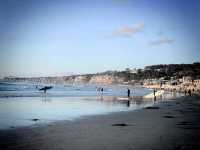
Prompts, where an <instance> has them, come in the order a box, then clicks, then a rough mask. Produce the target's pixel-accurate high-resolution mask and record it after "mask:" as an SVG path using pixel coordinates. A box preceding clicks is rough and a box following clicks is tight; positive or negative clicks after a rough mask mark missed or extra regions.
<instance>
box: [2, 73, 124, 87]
mask: <svg viewBox="0 0 200 150" xmlns="http://www.w3.org/2000/svg"><path fill="white" fill-rule="evenodd" d="M4 81H11V82H12V81H13V82H35V83H45V84H106V85H108V84H114V83H123V82H124V78H123V77H118V76H114V75H107V74H90V75H76V76H65V77H38V78H6V79H4Z"/></svg>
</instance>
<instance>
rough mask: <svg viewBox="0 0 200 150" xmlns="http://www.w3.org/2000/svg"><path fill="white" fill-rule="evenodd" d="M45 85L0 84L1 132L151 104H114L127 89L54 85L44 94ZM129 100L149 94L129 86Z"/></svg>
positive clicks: (117, 86)
mask: <svg viewBox="0 0 200 150" xmlns="http://www.w3.org/2000/svg"><path fill="white" fill-rule="evenodd" d="M44 86H46V85H41V84H36V83H13V82H0V129H7V128H15V127H22V126H37V125H41V124H49V123H53V122H56V121H61V120H69V121H72V120H74V119H77V118H81V117H84V116H91V115H100V114H108V113H113V112H120V111H130V110H135V109H140V108H143V107H146V106H150V105H152V104H153V102H152V101H131V102H130V104H128V105H127V100H117V99H116V98H117V97H126V96H127V86H122V85H115V86H114V85H113V86H102V87H101V88H103V92H100V91H98V90H97V89H98V88H99V86H97V85H53V88H52V89H49V90H47V93H44V92H43V91H39V89H40V88H42V87H44ZM129 88H130V90H131V96H144V95H146V94H149V93H151V92H152V91H151V90H149V89H146V88H142V87H134V86H132V87H131V86H129Z"/></svg>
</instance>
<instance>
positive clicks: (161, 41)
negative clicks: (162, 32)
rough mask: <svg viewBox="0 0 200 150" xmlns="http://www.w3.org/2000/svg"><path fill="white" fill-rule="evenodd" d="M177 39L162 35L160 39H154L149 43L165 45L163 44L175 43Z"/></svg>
mask: <svg viewBox="0 0 200 150" xmlns="http://www.w3.org/2000/svg"><path fill="white" fill-rule="evenodd" d="M174 41H175V40H173V39H169V38H166V37H164V38H163V37H160V38H159V39H157V40H153V41H151V42H150V43H149V44H150V45H163V44H172V43H174Z"/></svg>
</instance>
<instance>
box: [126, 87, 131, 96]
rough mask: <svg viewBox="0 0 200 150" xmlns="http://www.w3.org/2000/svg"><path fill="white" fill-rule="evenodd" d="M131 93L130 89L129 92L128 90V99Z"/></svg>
mask: <svg viewBox="0 0 200 150" xmlns="http://www.w3.org/2000/svg"><path fill="white" fill-rule="evenodd" d="M130 93H131V91H130V89H129V88H128V90H127V95H128V97H130Z"/></svg>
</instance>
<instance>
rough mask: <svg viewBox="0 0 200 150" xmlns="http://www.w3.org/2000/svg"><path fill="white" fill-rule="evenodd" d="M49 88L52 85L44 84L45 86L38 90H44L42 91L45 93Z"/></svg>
mask: <svg viewBox="0 0 200 150" xmlns="http://www.w3.org/2000/svg"><path fill="white" fill-rule="evenodd" d="M51 88H53V87H52V86H45V87H43V88H41V89H39V90H40V91H44V93H46V91H47V90H49V89H51Z"/></svg>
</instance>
